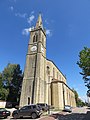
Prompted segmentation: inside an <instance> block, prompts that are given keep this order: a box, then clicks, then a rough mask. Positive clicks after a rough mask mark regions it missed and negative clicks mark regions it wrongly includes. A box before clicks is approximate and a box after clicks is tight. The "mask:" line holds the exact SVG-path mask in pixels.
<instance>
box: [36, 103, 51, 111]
mask: <svg viewBox="0 0 90 120" xmlns="http://www.w3.org/2000/svg"><path fill="white" fill-rule="evenodd" d="M37 105H40V106H41V108H42V110H43V111H48V110H49V109H50V105H48V104H46V103H37Z"/></svg>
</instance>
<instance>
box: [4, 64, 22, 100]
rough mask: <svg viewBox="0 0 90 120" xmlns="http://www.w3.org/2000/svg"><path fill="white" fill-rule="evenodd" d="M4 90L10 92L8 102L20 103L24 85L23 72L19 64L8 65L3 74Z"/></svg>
mask: <svg viewBox="0 0 90 120" xmlns="http://www.w3.org/2000/svg"><path fill="white" fill-rule="evenodd" d="M2 79H3V83H4V88H5V89H6V90H8V91H9V94H8V96H7V101H10V102H19V99H20V90H21V84H22V79H23V75H22V71H21V69H20V65H19V64H10V63H9V64H8V65H7V67H6V68H5V69H4V70H3V72H2Z"/></svg>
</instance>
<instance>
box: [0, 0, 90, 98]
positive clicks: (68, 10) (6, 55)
mask: <svg viewBox="0 0 90 120" xmlns="http://www.w3.org/2000/svg"><path fill="white" fill-rule="evenodd" d="M40 12H41V14H42V18H43V25H44V27H45V28H46V31H47V58H48V59H51V60H53V61H54V63H55V64H56V65H57V66H58V67H59V69H60V70H61V71H62V72H63V74H64V75H66V77H67V83H68V85H69V86H70V87H71V88H75V89H76V90H77V91H78V93H79V95H80V97H81V98H82V99H85V98H86V87H85V85H84V82H83V80H82V76H81V75H80V74H79V72H80V71H81V70H80V69H79V67H78V65H77V64H76V62H77V60H78V59H79V58H78V54H79V51H81V50H82V49H83V47H84V46H87V47H90V0H53V1H52V0H49V1H48V0H35V1H33V0H0V72H2V70H3V69H4V67H5V66H6V65H7V64H8V63H18V64H20V66H21V69H22V70H24V65H25V59H26V53H27V47H28V41H29V30H30V28H31V27H32V26H35V23H36V21H37V18H38V14H39V13H40Z"/></svg>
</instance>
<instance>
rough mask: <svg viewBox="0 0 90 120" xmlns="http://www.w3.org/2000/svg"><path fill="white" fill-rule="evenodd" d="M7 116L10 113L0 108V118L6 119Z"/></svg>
mask: <svg viewBox="0 0 90 120" xmlns="http://www.w3.org/2000/svg"><path fill="white" fill-rule="evenodd" d="M8 116H10V111H8V110H6V109H5V108H0V118H7V117H8Z"/></svg>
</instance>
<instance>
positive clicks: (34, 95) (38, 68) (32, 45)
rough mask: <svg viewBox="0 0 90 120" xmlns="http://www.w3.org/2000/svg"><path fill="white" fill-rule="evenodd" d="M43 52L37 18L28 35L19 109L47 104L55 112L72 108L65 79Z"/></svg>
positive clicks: (42, 31) (43, 33)
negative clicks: (66, 106) (25, 106)
mask: <svg viewBox="0 0 90 120" xmlns="http://www.w3.org/2000/svg"><path fill="white" fill-rule="evenodd" d="M46 50H47V49H46V31H45V29H44V27H43V23H42V17H41V14H39V16H38V20H37V22H36V26H35V27H32V29H31V31H30V40H29V43H28V51H27V55H26V64H25V69H24V77H23V83H22V90H21V97H20V107H22V106H24V105H28V104H36V103H47V104H49V105H51V106H53V107H54V108H56V109H63V108H64V106H65V105H70V106H72V107H75V106H76V102H75V95H74V93H73V91H72V89H70V87H69V86H68V85H67V82H66V77H65V75H64V74H63V73H62V72H61V71H60V70H59V69H58V67H57V66H56V65H55V64H54V62H53V61H52V60H49V59H47V58H46Z"/></svg>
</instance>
